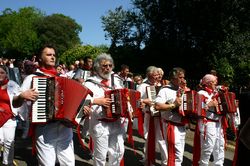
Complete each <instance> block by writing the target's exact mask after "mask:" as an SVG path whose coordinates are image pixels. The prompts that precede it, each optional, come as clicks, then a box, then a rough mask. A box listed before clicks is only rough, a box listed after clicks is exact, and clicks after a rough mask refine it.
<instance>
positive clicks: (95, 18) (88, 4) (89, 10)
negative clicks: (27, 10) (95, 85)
mask: <svg viewBox="0 0 250 166" xmlns="http://www.w3.org/2000/svg"><path fill="white" fill-rule="evenodd" d="M30 6H32V7H35V8H37V9H39V10H41V11H42V12H44V13H45V14H46V15H51V14H55V13H60V14H63V15H65V16H69V17H71V18H72V19H74V20H75V21H76V23H78V24H80V25H81V26H82V32H81V33H80V34H79V37H80V39H81V42H82V44H83V45H87V44H89V45H93V46H97V45H101V44H105V45H108V46H109V45H110V40H106V39H105V32H104V31H103V28H102V23H101V16H105V15H107V13H108V11H109V10H112V11H114V9H115V8H116V7H119V6H122V7H123V9H130V8H132V4H131V1H130V0H0V15H1V14H2V11H3V10H4V9H6V8H11V9H12V10H15V11H18V10H19V8H23V7H30Z"/></svg>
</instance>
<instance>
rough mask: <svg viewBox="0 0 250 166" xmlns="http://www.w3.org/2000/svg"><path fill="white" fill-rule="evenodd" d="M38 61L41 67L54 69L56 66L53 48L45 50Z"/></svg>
mask: <svg viewBox="0 0 250 166" xmlns="http://www.w3.org/2000/svg"><path fill="white" fill-rule="evenodd" d="M39 60H40V64H41V67H45V68H50V67H54V66H55V64H56V55H55V50H54V49H53V48H45V49H44V50H43V52H42V55H41V57H40V59H39Z"/></svg>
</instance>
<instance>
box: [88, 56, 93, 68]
mask: <svg viewBox="0 0 250 166" xmlns="http://www.w3.org/2000/svg"><path fill="white" fill-rule="evenodd" d="M86 65H87V66H89V67H92V66H93V60H92V59H90V58H89V59H87V64H86Z"/></svg>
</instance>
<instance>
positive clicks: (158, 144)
mask: <svg viewBox="0 0 250 166" xmlns="http://www.w3.org/2000/svg"><path fill="white" fill-rule="evenodd" d="M144 119H145V120H147V121H146V123H145V124H147V126H146V125H145V126H144V129H146V130H147V131H146V132H144V136H145V139H146V142H145V145H144V154H145V157H144V160H145V162H147V158H148V156H147V153H148V140H149V139H148V138H147V137H148V131H149V121H150V114H148V113H146V114H145V117H144ZM160 121H161V118H160V117H154V130H155V151H157V152H160V153H161V165H162V166H166V165H167V163H168V151H167V146H166V141H165V139H164V138H163V133H162V131H163V123H162V128H161V126H160Z"/></svg>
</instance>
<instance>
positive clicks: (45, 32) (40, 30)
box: [36, 14, 82, 56]
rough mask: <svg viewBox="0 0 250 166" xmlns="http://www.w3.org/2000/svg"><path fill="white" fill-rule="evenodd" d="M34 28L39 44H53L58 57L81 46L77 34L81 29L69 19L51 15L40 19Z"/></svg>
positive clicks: (60, 15)
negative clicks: (35, 28)
mask: <svg viewBox="0 0 250 166" xmlns="http://www.w3.org/2000/svg"><path fill="white" fill-rule="evenodd" d="M36 26H37V34H38V36H39V39H40V41H41V43H42V44H44V43H51V44H54V45H55V46H56V47H57V51H58V55H59V56H60V55H61V54H62V53H63V52H65V51H66V50H68V49H70V48H74V47H75V46H78V45H80V44H81V43H80V38H79V35H78V34H79V32H81V31H82V27H81V26H80V25H79V24H77V23H76V22H75V21H74V20H73V19H72V18H70V17H67V16H64V15H62V14H53V15H50V16H46V17H44V18H42V19H41V20H40V21H39V22H38V23H37V25H36Z"/></svg>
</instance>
